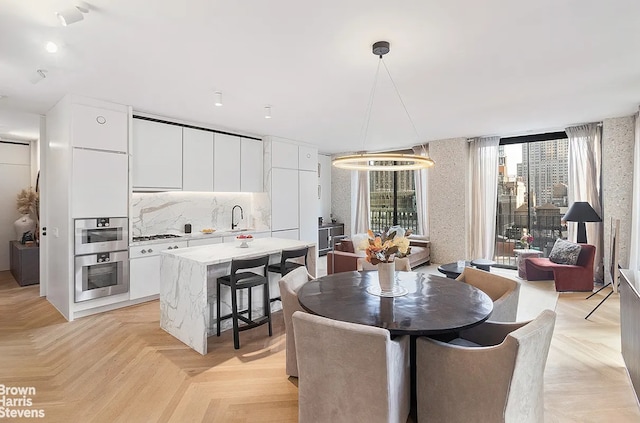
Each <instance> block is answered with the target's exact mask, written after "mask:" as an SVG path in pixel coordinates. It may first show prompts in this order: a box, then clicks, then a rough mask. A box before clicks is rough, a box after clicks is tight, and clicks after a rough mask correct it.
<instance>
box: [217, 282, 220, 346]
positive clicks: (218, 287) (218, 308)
mask: <svg viewBox="0 0 640 423" xmlns="http://www.w3.org/2000/svg"><path fill="white" fill-rule="evenodd" d="M220 303H221V301H220V282H218V281H217V280H216V336H220Z"/></svg>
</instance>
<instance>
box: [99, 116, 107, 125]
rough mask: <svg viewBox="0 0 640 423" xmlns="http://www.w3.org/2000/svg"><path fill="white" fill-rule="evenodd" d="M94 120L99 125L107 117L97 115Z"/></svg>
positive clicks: (104, 121) (102, 123) (103, 122)
mask: <svg viewBox="0 0 640 423" xmlns="http://www.w3.org/2000/svg"><path fill="white" fill-rule="evenodd" d="M96 122H98V123H99V124H100V125H104V124H105V123H107V118H105V117H104V116H98V117H97V118H96Z"/></svg>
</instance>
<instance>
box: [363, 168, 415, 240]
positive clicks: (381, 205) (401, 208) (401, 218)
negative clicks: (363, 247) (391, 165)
mask: <svg viewBox="0 0 640 423" xmlns="http://www.w3.org/2000/svg"><path fill="white" fill-rule="evenodd" d="M413 172H414V171H413V170H400V171H380V170H375V171H370V172H369V187H370V194H369V200H370V203H369V204H370V208H371V216H370V226H371V230H372V231H374V232H382V231H384V230H385V229H387V228H389V227H391V226H394V225H399V226H402V227H403V228H404V229H411V230H412V231H413V232H416V230H417V226H418V214H417V212H416V190H415V179H414V175H413Z"/></svg>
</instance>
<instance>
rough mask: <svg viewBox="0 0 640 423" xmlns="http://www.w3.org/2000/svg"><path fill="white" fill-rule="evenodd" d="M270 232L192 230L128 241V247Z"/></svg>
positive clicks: (267, 230)
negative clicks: (156, 237) (204, 231)
mask: <svg viewBox="0 0 640 423" xmlns="http://www.w3.org/2000/svg"><path fill="white" fill-rule="evenodd" d="M268 232H271V229H255V230H253V229H251V230H246V231H233V232H231V231H215V232H213V233H210V234H204V233H201V232H194V233H190V234H173V235H178V236H177V237H175V238H162V239H154V240H150V241H138V242H133V241H130V242H129V247H140V246H143V245H153V244H164V243H166V242H176V241H191V240H194V239H205V238H222V237H225V236H238V235H240V234H246V235H249V234H263V233H268Z"/></svg>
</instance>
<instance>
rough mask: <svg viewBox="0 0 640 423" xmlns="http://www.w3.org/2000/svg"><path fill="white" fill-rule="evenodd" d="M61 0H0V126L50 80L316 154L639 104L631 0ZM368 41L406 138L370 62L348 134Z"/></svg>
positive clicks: (510, 129) (33, 103)
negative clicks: (381, 45) (69, 11)
mask: <svg viewBox="0 0 640 423" xmlns="http://www.w3.org/2000/svg"><path fill="white" fill-rule="evenodd" d="M74 4H79V2H76V3H74V2H73V0H69V1H63V0H29V1H15V0H0V10H2V13H1V14H0V94H2V95H6V96H7V97H6V98H2V99H0V135H3V134H5V136H6V134H9V136H11V133H12V132H14V133H16V134H23V135H24V134H25V133H27V134H28V133H31V134H33V135H32V136H33V137H37V119H35V118H34V114H44V113H46V111H47V110H48V109H49V108H51V107H52V106H53V105H54V104H55V103H56V101H58V100H59V99H60V98H61V97H62V96H63V95H64V94H66V93H75V94H81V95H86V96H90V97H94V98H99V99H104V100H111V101H114V102H117V103H121V104H127V105H132V106H133V107H134V110H138V111H144V112H148V113H153V114H157V115H161V116H166V117H170V118H175V119H181V120H187V121H191V122H196V123H198V122H199V123H203V124H207V125H210V126H215V127H220V128H225V129H231V130H235V131H241V132H245V133H250V134H255V135H276V136H280V137H284V138H290V139H295V140H300V141H305V142H309V143H313V144H316V145H318V146H319V148H320V151H322V152H328V153H334V152H344V151H353V150H363V149H367V150H379V149H386V148H393V147H407V146H411V145H413V144H416V143H417V142H423V141H429V140H435V139H443V138H449V137H460V136H462V137H466V136H482V135H517V134H523V133H529V132H539V131H544V130H557V129H561V128H564V127H565V126H566V125H570V124H576V123H582V122H589V121H595V120H601V119H603V118H606V117H614V116H624V115H630V114H632V113H634V112H635V111H636V110H637V107H638V104H639V103H640V1H637V0H608V1H596V0H538V1H525V0H517V1H516V0H485V1H482V2H480V1H470V0H449V1H446V2H445V1H441V0H404V1H402V2H390V1H388V0H386V1H380V0H349V1H344V0H340V1H337V0H324V1H322V2H316V3H309V2H305V1H300V0H270V1H259V0H244V1H220V0H215V1H214V0H191V1H184V2H179V1H175V0H156V1H151V0H148V1H142V0H94V1H91V2H89V3H88V7H89V9H90V12H89V13H88V14H87V15H85V19H84V20H83V21H80V22H77V23H75V24H73V25H70V26H68V27H62V26H60V25H59V23H58V20H57V19H56V17H55V12H56V11H59V10H62V9H66V8H69V7H72V6H73V5H74ZM378 40H388V41H390V42H391V52H390V53H389V54H388V55H387V56H385V62H386V63H387V66H388V67H389V69H390V71H391V75H392V77H393V79H394V80H395V82H396V85H397V87H398V89H399V91H400V93H401V96H402V99H403V100H404V102H405V104H406V107H407V109H408V111H409V114H410V115H411V117H412V119H413V121H414V122H415V125H416V127H417V132H418V136H417V137H416V135H415V133H414V131H413V129H412V127H411V124H410V123H409V121H408V119H407V117H406V115H405V113H404V111H403V109H402V106H401V105H400V103H399V101H398V98H397V96H396V95H395V93H394V91H393V89H392V86H391V84H390V82H389V79H388V77H387V76H386V74H384V69H383V70H382V71H381V74H380V79H379V82H380V83H379V85H378V88H377V92H376V97H375V102H374V107H373V112H372V116H371V123H370V126H369V134H368V136H367V138H366V143H364V142H363V139H364V138H363V135H362V133H363V131H362V128H363V123H364V120H365V112H366V108H367V103H368V100H369V95H370V91H371V87H372V84H373V80H374V75H375V70H376V66H377V62H378V59H377V58H376V56H374V55H373V54H372V53H371V44H372V43H373V42H375V41H378ZM47 41H54V42H56V43H57V44H58V45H59V46H60V50H59V52H58V53H56V54H50V53H48V52H46V51H45V49H44V46H45V44H46V42H47ZM38 68H44V69H47V70H48V74H47V78H46V79H44V80H42V81H40V82H39V83H37V84H33V83H32V82H30V80H32V79H33V78H34V76H35V75H36V70H37V69H38ZM216 90H219V91H221V92H222V93H223V102H224V106H223V107H214V106H213V92H214V91H216ZM267 104H268V105H271V106H272V115H273V119H264V117H263V115H264V106H265V105H267ZM12 116H13V117H12ZM363 144H366V145H364V148H363Z"/></svg>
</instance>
